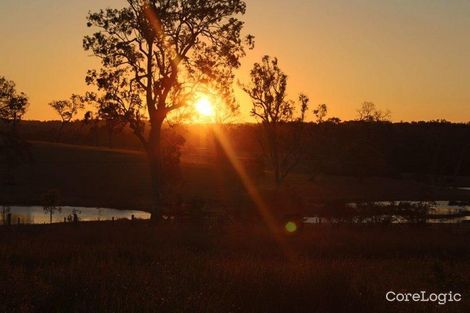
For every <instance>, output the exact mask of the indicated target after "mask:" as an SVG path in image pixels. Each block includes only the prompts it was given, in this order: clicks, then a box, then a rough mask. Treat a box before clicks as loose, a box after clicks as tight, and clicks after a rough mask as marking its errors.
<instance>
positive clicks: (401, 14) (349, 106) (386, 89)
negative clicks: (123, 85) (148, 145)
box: [0, 0, 470, 121]
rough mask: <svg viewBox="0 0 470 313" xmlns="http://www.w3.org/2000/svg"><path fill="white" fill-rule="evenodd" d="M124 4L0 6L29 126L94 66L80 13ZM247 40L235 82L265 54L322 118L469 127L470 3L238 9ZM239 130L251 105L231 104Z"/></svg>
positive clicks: (367, 0)
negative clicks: (377, 111)
mask: <svg viewBox="0 0 470 313" xmlns="http://www.w3.org/2000/svg"><path fill="white" fill-rule="evenodd" d="M124 4H125V1H124V0H80V1H63V0H21V1H19V0H2V1H1V2H0V38H1V40H0V75H3V76H6V77H7V78H8V79H11V80H14V81H15V82H16V83H17V87H18V89H19V90H21V91H24V92H26V93H27V94H28V95H29V97H30V99H31V107H30V110H29V113H28V115H27V118H28V119H40V120H45V119H54V118H56V117H55V115H54V113H53V112H52V111H51V110H50V109H49V108H48V106H47V103H48V102H50V101H51V100H54V99H62V98H67V97H69V96H70V95H71V94H72V93H82V92H84V91H85V90H86V88H87V87H86V85H85V83H84V76H85V73H86V71H87V69H89V68H93V67H95V66H96V65H97V60H96V59H94V58H92V57H90V56H88V55H87V53H86V52H84V51H83V49H82V38H83V36H84V35H85V34H86V33H88V32H89V29H87V28H86V26H85V24H86V20H85V17H86V15H87V12H88V11H89V10H97V9H99V8H105V7H121V6H123V5H124ZM247 4H248V12H247V15H246V16H245V17H244V20H245V21H246V31H247V32H249V33H251V34H253V35H255V36H256V49H255V50H254V51H252V52H250V54H249V56H248V57H247V58H245V59H244V60H243V68H242V69H241V70H240V71H239V79H240V80H245V81H246V80H247V78H248V71H249V69H250V68H251V66H252V64H253V63H254V62H255V61H258V60H259V59H261V56H262V55H264V54H269V55H272V56H277V57H278V58H279V61H280V66H281V67H282V68H283V69H284V71H285V72H286V73H287V74H288V75H289V94H290V95H291V96H292V97H293V98H296V97H297V93H298V92H300V91H303V92H305V93H306V94H307V95H309V96H310V98H311V99H312V103H313V104H315V105H317V104H320V103H326V104H328V106H329V107H330V116H338V117H340V118H342V119H346V120H347V119H353V118H355V116H356V113H355V112H356V109H357V108H358V107H359V106H360V103H361V102H362V101H364V100H368V101H373V102H375V103H376V104H377V106H379V107H380V108H383V109H389V110H390V111H392V117H393V120H395V121H400V120H431V119H441V118H444V119H448V120H451V121H469V120H470V1H468V0H448V1H445V0H387V1H385V0H383V1H380V0H290V1H285V0H247ZM239 100H240V103H241V105H242V115H241V116H240V121H249V120H250V118H249V110H250V103H249V100H248V99H247V98H246V96H241V95H240V96H239Z"/></svg>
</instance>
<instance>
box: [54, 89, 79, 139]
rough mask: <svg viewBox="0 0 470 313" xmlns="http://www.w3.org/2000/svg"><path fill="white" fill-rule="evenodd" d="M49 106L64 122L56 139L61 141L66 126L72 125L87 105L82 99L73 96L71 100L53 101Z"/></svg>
mask: <svg viewBox="0 0 470 313" xmlns="http://www.w3.org/2000/svg"><path fill="white" fill-rule="evenodd" d="M49 106H50V107H51V108H53V109H54V110H55V111H56V112H57V114H59V116H60V119H61V120H62V123H61V125H60V128H59V130H58V131H57V138H56V139H57V140H59V139H60V136H61V134H62V131H63V129H64V127H65V125H66V124H68V123H70V122H71V121H72V119H73V118H74V117H75V116H76V115H77V114H78V113H79V111H80V110H82V109H84V107H85V103H84V99H83V98H82V97H80V96H78V95H72V96H71V97H70V99H69V100H58V101H52V102H50V103H49Z"/></svg>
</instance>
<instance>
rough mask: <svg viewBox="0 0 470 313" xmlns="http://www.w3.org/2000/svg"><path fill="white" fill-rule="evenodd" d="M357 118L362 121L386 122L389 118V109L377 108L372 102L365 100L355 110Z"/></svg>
mask: <svg viewBox="0 0 470 313" xmlns="http://www.w3.org/2000/svg"><path fill="white" fill-rule="evenodd" d="M357 113H358V120H359V121H363V122H386V121H389V120H390V118H391V113H390V111H388V110H386V111H382V110H380V109H378V108H377V107H376V105H375V103H373V102H369V101H365V102H363V103H362V104H361V108H360V109H359V110H357Z"/></svg>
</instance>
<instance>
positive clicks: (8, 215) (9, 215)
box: [7, 213, 11, 226]
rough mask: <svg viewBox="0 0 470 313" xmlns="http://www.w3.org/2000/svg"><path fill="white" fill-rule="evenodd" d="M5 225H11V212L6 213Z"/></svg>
mask: <svg viewBox="0 0 470 313" xmlns="http://www.w3.org/2000/svg"><path fill="white" fill-rule="evenodd" d="M7 226H11V213H8V214H7Z"/></svg>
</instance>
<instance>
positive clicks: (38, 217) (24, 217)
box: [0, 206, 150, 224]
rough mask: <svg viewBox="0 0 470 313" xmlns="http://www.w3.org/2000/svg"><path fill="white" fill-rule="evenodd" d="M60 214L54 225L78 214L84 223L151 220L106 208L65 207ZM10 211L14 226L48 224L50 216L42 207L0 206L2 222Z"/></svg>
mask: <svg viewBox="0 0 470 313" xmlns="http://www.w3.org/2000/svg"><path fill="white" fill-rule="evenodd" d="M61 208H62V210H61V211H60V212H57V211H56V212H54V214H53V215H52V222H53V223H63V222H64V219H65V220H68V221H71V220H72V219H73V214H74V213H75V214H77V216H78V219H79V220H80V221H84V222H91V221H111V220H113V219H114V220H120V219H129V220H130V219H132V217H134V218H135V219H143V220H146V219H150V213H147V212H144V211H126V210H115V209H106V208H86V207H70V206H63V207H61ZM8 209H9V212H10V213H11V215H12V217H11V222H12V224H18V221H19V222H20V223H21V224H48V223H49V218H50V216H49V214H48V213H46V212H44V209H43V207H41V206H28V207H26V206H11V207H6V206H3V207H2V206H0V222H2V224H3V222H4V221H5V217H6V213H7V212H6V211H7V210H8Z"/></svg>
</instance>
